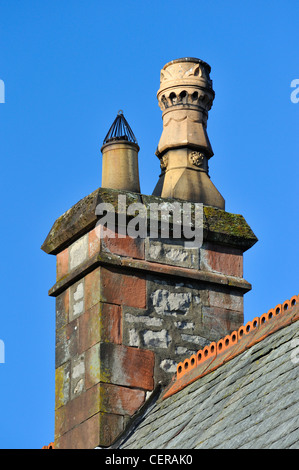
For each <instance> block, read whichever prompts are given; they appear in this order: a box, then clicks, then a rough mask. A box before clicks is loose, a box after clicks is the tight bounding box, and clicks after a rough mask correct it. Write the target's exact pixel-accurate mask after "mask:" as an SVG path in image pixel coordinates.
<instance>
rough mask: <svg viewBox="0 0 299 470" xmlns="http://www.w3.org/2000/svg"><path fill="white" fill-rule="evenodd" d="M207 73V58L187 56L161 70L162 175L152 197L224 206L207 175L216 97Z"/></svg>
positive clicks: (159, 152) (159, 155)
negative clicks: (209, 131) (210, 118)
mask: <svg viewBox="0 0 299 470" xmlns="http://www.w3.org/2000/svg"><path fill="white" fill-rule="evenodd" d="M210 71H211V68H210V66H209V65H208V64H207V63H206V62H204V61H202V60H200V59H194V58H190V57H186V58H183V59H177V60H173V61H171V62H168V63H167V64H166V65H165V66H164V67H163V69H162V70H161V75H160V89H159V90H158V93H157V98H158V101H159V106H160V108H161V109H162V112H163V114H162V118H163V132H162V135H161V138H160V142H159V144H158V148H157V151H156V155H157V156H158V158H159V159H160V166H161V170H162V173H161V175H160V178H159V181H158V183H157V185H156V188H155V190H154V192H153V195H155V196H161V197H167V198H178V199H184V200H186V201H192V202H200V203H203V204H205V205H208V206H213V207H217V208H220V209H224V208H225V201H224V199H223V197H222V196H221V194H220V193H219V191H218V190H217V189H216V188H215V186H214V185H213V183H212V182H211V180H210V177H209V174H208V161H209V159H210V158H211V157H212V156H213V150H212V147H211V144H210V141H209V138H208V134H207V119H208V112H209V110H210V109H211V107H212V104H213V100H214V97H215V93H214V91H213V88H212V80H211V79H210V76H209V74H210Z"/></svg>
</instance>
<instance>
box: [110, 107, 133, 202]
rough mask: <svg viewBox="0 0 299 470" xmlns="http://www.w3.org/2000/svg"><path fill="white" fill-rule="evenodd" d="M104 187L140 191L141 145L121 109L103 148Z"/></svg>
mask: <svg viewBox="0 0 299 470" xmlns="http://www.w3.org/2000/svg"><path fill="white" fill-rule="evenodd" d="M101 152H102V155H103V160H102V188H111V189H119V190H124V191H132V192H136V193H140V183H139V169H138V152H139V146H138V143H137V140H136V137H135V136H134V134H133V131H132V129H131V128H130V126H129V124H128V122H127V120H126V119H125V117H124V115H123V112H122V111H119V112H118V114H117V116H116V118H115V120H114V122H113V123H112V125H111V127H110V129H109V131H108V133H107V135H106V137H105V139H104V141H103V146H102V148H101Z"/></svg>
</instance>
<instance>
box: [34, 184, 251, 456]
mask: <svg viewBox="0 0 299 470" xmlns="http://www.w3.org/2000/svg"><path fill="white" fill-rule="evenodd" d="M118 194H119V191H116V190H112V189H104V188H101V189H98V190H96V191H94V192H93V193H92V194H90V195H89V196H87V197H86V198H84V199H82V200H81V201H79V202H78V203H77V204H76V205H75V206H73V207H72V208H71V209H70V210H69V211H67V212H66V213H65V214H63V215H62V216H61V217H59V218H58V219H57V220H56V222H55V223H54V225H53V227H52V229H51V231H50V233H49V235H48V237H47V239H46V240H45V242H44V244H43V246H42V249H43V250H44V251H45V252H46V253H49V254H53V255H56V259H57V279H56V284H55V285H54V286H53V287H52V288H51V289H50V291H49V295H51V296H54V297H56V400H55V447H56V448H94V447H96V446H102V447H105V446H109V445H110V444H111V443H112V442H113V441H114V440H115V439H116V438H117V437H118V435H119V434H120V433H121V432H122V431H123V429H124V427H125V425H126V423H127V422H128V420H129V419H130V417H131V416H132V415H133V414H134V413H135V412H136V411H137V410H138V409H139V408H140V406H141V405H142V404H143V403H144V401H145V400H146V398H147V397H148V395H149V393H151V392H152V391H153V390H154V387H155V386H156V385H157V384H158V383H162V384H163V385H166V384H167V383H168V382H169V381H170V380H171V378H172V376H173V373H174V372H175V370H176V365H177V363H178V362H180V361H181V360H183V359H184V358H186V357H187V356H190V355H191V354H193V353H194V352H196V351H197V350H199V349H201V348H202V347H203V346H205V345H206V344H208V343H209V342H211V341H217V340H218V339H219V338H220V337H223V336H225V335H227V334H229V333H231V332H232V331H233V330H235V329H237V328H238V327H239V326H240V325H242V324H243V295H244V293H246V292H247V291H248V290H250V289H251V286H250V284H249V283H248V282H247V281H245V280H244V279H243V252H244V251H246V250H247V249H248V248H250V247H251V246H252V245H253V244H254V243H255V242H256V241H257V239H256V237H255V235H254V234H253V232H252V231H251V229H250V227H249V226H248V224H247V223H246V221H245V220H244V218H243V217H242V216H240V215H235V214H229V213H227V212H225V211H223V210H221V209H216V208H213V207H209V206H205V207H204V241H203V245H202V246H201V247H200V248H196V247H191V248H186V246H185V243H184V240H183V239H182V240H177V239H176V240H175V239H171V238H169V239H161V238H160V239H151V238H149V237H146V238H144V239H141V238H130V237H128V236H127V237H126V238H117V236H116V237H114V235H115V234H109V233H108V234H107V235H106V236H105V238H100V237H99V233H98V227H97V226H96V224H97V216H96V215H95V209H96V207H97V204H98V203H99V202H109V203H110V204H112V205H113V206H114V207H115V210H116V212H117V211H118V207H117V196H118ZM125 194H126V197H127V203H128V204H130V203H132V202H142V203H143V204H144V205H145V206H146V205H148V204H149V203H150V202H151V201H156V200H157V199H159V198H156V197H154V196H145V195H140V194H137V193H129V192H127V193H125ZM163 201H164V202H165V199H163Z"/></svg>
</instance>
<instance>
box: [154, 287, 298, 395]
mask: <svg viewBox="0 0 299 470" xmlns="http://www.w3.org/2000/svg"><path fill="white" fill-rule="evenodd" d="M296 305H297V306H299V295H294V296H293V297H292V298H291V299H290V300H286V301H285V302H283V303H282V304H278V305H276V307H275V308H271V309H270V310H269V311H268V312H267V313H264V314H263V315H261V316H260V317H256V318H254V319H253V320H251V321H249V322H248V323H246V325H242V326H241V327H240V328H239V329H238V330H237V331H233V332H232V333H231V334H230V335H227V336H225V337H224V338H222V339H220V340H219V341H217V343H215V342H212V343H210V344H209V345H208V346H205V347H204V348H203V349H202V350H199V351H197V353H196V354H193V355H192V356H191V357H190V358H186V359H185V360H184V361H182V362H179V364H178V365H177V372H176V376H175V377H174V379H173V381H172V382H171V384H170V385H169V386H168V388H167V389H166V391H165V393H164V395H163V399H165V398H167V397H169V396H171V395H173V394H175V393H177V392H178V391H180V390H182V389H183V388H185V387H186V386H187V385H189V384H190V383H192V382H194V381H195V380H197V379H199V378H200V377H203V376H204V375H206V374H208V373H209V372H212V371H213V370H215V369H217V368H218V367H220V366H221V365H222V364H224V363H225V362H228V361H229V360H231V359H232V358H233V357H235V356H237V355H239V354H241V353H242V352H244V351H245V350H246V349H248V348H250V347H251V346H253V345H254V344H256V343H258V342H259V341H262V340H263V339H264V338H266V337H267V336H269V335H270V334H272V333H274V332H275V331H277V330H279V329H281V328H283V327H285V326H287V325H289V324H291V323H293V322H294V321H297V320H299V309H296V311H294V308H293V307H295V306H296Z"/></svg>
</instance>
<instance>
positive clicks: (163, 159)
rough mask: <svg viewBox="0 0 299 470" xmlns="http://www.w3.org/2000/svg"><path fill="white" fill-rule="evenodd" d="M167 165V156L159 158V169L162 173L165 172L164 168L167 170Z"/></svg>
mask: <svg viewBox="0 0 299 470" xmlns="http://www.w3.org/2000/svg"><path fill="white" fill-rule="evenodd" d="M167 163H168V156H167V155H163V157H161V159H160V167H161V170H162V171H165V170H166V168H167Z"/></svg>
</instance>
